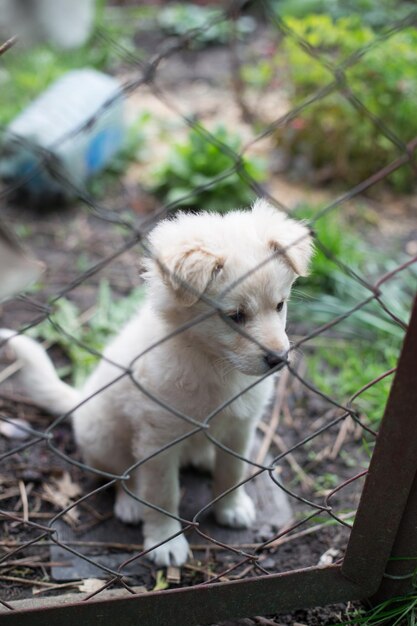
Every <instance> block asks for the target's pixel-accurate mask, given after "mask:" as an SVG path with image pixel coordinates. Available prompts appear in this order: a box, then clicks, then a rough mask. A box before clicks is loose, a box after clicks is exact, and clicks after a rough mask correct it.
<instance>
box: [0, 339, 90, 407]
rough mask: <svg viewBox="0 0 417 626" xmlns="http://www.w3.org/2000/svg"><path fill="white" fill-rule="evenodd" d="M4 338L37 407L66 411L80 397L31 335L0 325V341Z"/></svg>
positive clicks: (77, 401)
mask: <svg viewBox="0 0 417 626" xmlns="http://www.w3.org/2000/svg"><path fill="white" fill-rule="evenodd" d="M3 340H7V348H11V350H12V351H13V353H14V356H15V357H16V358H17V359H18V361H19V362H20V364H21V366H22V367H21V370H20V377H21V381H22V382H23V385H24V387H25V390H26V391H27V393H28V394H29V396H30V397H31V399H32V400H33V402H34V403H35V404H37V405H38V406H39V407H41V408H43V409H46V410H47V411H48V412H49V413H53V414H58V415H60V414H62V413H68V412H70V411H71V409H73V408H74V407H75V406H77V404H78V403H79V402H80V401H81V394H80V392H79V391H77V390H76V389H73V387H70V385H67V384H66V383H64V382H62V380H60V379H59V378H58V375H57V373H56V370H55V368H54V366H53V364H52V361H51V359H50V358H49V356H48V355H47V354H46V351H45V350H44V349H43V348H42V346H41V345H39V344H38V343H37V342H36V341H34V340H33V339H30V338H29V337H26V336H23V335H17V334H16V333H15V331H13V330H8V329H6V328H3V329H0V343H1V342H2V341H3Z"/></svg>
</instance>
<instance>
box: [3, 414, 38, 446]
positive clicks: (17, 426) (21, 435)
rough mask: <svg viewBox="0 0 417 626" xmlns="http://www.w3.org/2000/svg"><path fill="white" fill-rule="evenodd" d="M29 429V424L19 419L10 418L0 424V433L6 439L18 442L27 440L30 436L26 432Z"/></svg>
mask: <svg viewBox="0 0 417 626" xmlns="http://www.w3.org/2000/svg"><path fill="white" fill-rule="evenodd" d="M29 428H30V424H29V423H28V422H26V420H23V419H20V418H19V417H11V418H10V419H8V420H7V422H6V421H1V422H0V433H1V434H2V435H3V437H6V438H7V439H19V440H20V441H24V440H25V439H29V437H30V435H31V433H30V432H29V431H28V430H27V429H29Z"/></svg>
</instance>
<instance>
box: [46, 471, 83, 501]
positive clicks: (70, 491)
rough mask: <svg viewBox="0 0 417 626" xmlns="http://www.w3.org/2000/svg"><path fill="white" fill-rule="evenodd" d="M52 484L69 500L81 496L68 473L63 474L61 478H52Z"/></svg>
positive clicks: (80, 491)
mask: <svg viewBox="0 0 417 626" xmlns="http://www.w3.org/2000/svg"><path fill="white" fill-rule="evenodd" d="M53 482H54V484H55V486H56V487H57V489H58V491H59V492H60V493H61V494H62V495H63V496H66V497H67V498H69V499H70V500H73V499H74V498H78V496H80V495H81V494H82V489H81V487H80V485H78V483H75V482H74V481H73V480H72V478H71V475H70V473H69V472H64V473H63V474H62V477H61V478H54V479H53Z"/></svg>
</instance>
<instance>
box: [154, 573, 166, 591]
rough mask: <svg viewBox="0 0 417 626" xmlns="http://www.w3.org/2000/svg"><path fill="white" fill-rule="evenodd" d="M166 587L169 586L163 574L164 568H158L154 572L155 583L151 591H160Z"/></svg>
mask: <svg viewBox="0 0 417 626" xmlns="http://www.w3.org/2000/svg"><path fill="white" fill-rule="evenodd" d="M168 587H169V584H168V582H167V579H166V578H165V576H164V570H162V569H159V570H158V571H157V572H156V583H155V587H154V588H153V589H152V591H162V590H163V589H168Z"/></svg>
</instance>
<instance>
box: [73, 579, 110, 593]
mask: <svg viewBox="0 0 417 626" xmlns="http://www.w3.org/2000/svg"><path fill="white" fill-rule="evenodd" d="M104 586H105V582H104V581H103V580H100V578H86V579H85V580H83V581H82V582H81V583H80V584H79V585H77V589H78V591H84V592H85V593H94V592H95V591H98V590H99V589H101V588H102V587H104Z"/></svg>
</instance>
